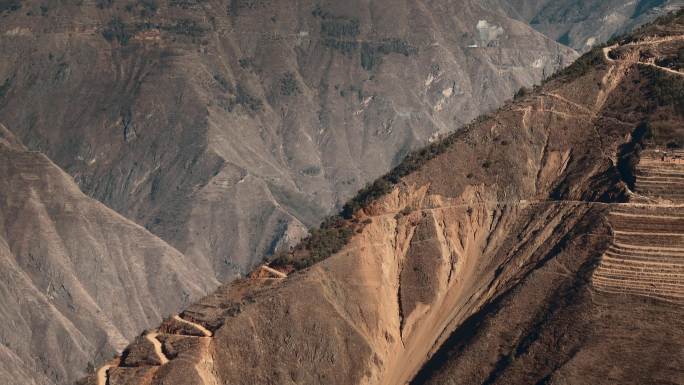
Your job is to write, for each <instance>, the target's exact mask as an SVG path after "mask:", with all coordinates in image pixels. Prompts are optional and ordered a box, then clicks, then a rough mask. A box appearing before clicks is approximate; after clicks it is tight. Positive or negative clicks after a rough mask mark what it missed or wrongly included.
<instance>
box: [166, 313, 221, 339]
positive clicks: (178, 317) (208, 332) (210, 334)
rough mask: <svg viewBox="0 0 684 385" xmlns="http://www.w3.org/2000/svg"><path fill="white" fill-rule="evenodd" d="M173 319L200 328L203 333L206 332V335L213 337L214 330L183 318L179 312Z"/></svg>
mask: <svg viewBox="0 0 684 385" xmlns="http://www.w3.org/2000/svg"><path fill="white" fill-rule="evenodd" d="M173 319H175V320H176V321H178V322H182V323H184V324H187V325H190V326H192V327H193V328H195V329H197V330H199V331H200V332H201V333H202V334H204V336H205V337H211V336H212V332H211V331H209V329H207V328H205V327H204V326H202V325H200V324H198V323H195V322H192V321H188V320H186V319H183V318H181V317H180V316H179V315H178V314H176V315H174V316H173Z"/></svg>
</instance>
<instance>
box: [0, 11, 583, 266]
mask: <svg viewBox="0 0 684 385" xmlns="http://www.w3.org/2000/svg"><path fill="white" fill-rule="evenodd" d="M10 3H12V4H15V3H16V4H15V5H17V6H4V9H3V10H2V11H1V12H2V16H1V17H2V23H0V50H1V51H2V52H3V55H2V59H1V60H0V121H2V122H4V123H5V124H6V125H7V126H8V127H9V128H10V129H12V130H13V131H14V132H15V134H16V135H17V136H18V137H19V138H20V139H21V140H22V141H23V142H24V144H25V145H26V146H27V147H29V148H30V149H33V150H40V151H42V152H44V153H45V154H46V155H48V156H49V157H50V158H51V159H53V160H54V161H55V162H56V163H57V164H58V165H59V166H60V167H62V168H63V169H64V170H66V171H67V172H68V173H70V174H71V175H72V176H74V178H75V180H76V181H77V183H78V184H79V186H80V187H81V188H82V190H83V191H85V192H86V194H88V195H90V196H92V197H94V198H96V199H98V200H100V201H101V202H103V203H105V204H106V205H108V206H109V207H111V208H113V209H114V210H116V211H117V212H119V213H121V214H123V215H124V216H126V217H128V218H130V219H132V220H133V221H135V222H137V223H139V224H141V225H143V226H145V227H146V228H147V229H149V230H150V231H152V232H153V233H155V234H156V235H158V236H160V237H161V238H162V239H164V240H166V241H167V242H169V243H170V244H171V245H173V246H174V247H176V248H177V249H179V250H180V251H181V252H183V253H184V254H186V255H188V256H189V257H191V258H192V259H193V260H194V261H196V263H198V264H200V265H201V266H202V268H203V269H204V268H210V269H213V270H214V271H215V272H216V275H217V277H219V278H220V279H227V278H229V277H231V276H232V275H233V274H234V273H235V272H243V273H244V272H246V271H248V270H249V268H251V267H252V266H253V265H254V264H255V263H257V262H258V261H259V260H260V259H261V258H262V257H263V256H264V255H268V254H270V253H272V252H273V250H275V249H276V248H277V247H278V246H279V245H281V244H285V243H292V242H296V240H297V239H298V238H300V237H301V236H302V235H303V234H305V232H306V228H307V227H309V226H312V225H316V224H318V222H319V221H320V220H321V219H322V218H323V216H324V215H325V214H327V213H328V212H330V211H331V210H333V209H334V208H335V206H336V205H337V204H339V203H340V202H344V201H345V200H346V199H347V198H348V197H349V196H350V195H351V194H353V192H355V191H356V190H358V188H360V187H362V186H363V185H364V184H365V183H366V182H367V181H369V180H372V179H373V178H375V177H377V176H378V175H380V174H382V173H383V172H386V171H387V170H388V169H390V168H391V166H392V165H394V164H395V163H396V162H397V161H398V160H400V159H401V158H402V157H403V155H404V154H405V153H406V152H407V151H408V150H409V149H411V148H413V147H416V146H418V145H423V144H425V143H426V142H427V141H428V140H429V139H430V138H434V137H435V135H436V134H438V133H445V132H447V131H449V130H450V129H452V128H454V127H458V126H459V125H461V124H463V123H465V122H467V121H469V120H471V119H472V118H474V117H475V116H477V115H478V114H480V113H481V112H484V111H487V110H491V109H492V108H495V107H497V106H499V105H500V104H501V103H502V102H503V101H504V100H505V99H507V98H510V97H511V96H512V95H513V94H514V92H515V91H516V90H517V89H519V88H520V86H522V85H531V84H532V83H534V82H538V81H540V79H541V78H542V77H543V76H544V75H545V74H546V75H548V74H550V73H552V72H553V71H554V70H556V69H558V68H560V67H563V66H565V65H566V64H569V63H570V62H571V61H572V60H573V59H574V58H575V57H576V54H575V53H574V52H573V51H572V50H570V49H568V48H566V47H562V46H561V45H559V44H557V43H555V42H554V41H552V40H550V39H548V38H546V37H545V36H543V35H541V34H539V33H538V32H536V31H534V30H532V29H531V28H530V27H529V26H527V25H526V24H524V23H522V22H518V21H514V20H511V19H509V18H506V17H505V16H503V15H502V14H500V13H497V12H491V11H488V10H487V9H485V8H483V7H481V6H480V5H479V2H478V1H474V0H469V1H465V2H459V3H458V4H455V3H453V2H450V1H445V0H434V1H427V2H424V1H419V2H416V1H409V0H405V1H399V2H397V1H392V2H389V1H372V2H370V1H362V0H358V1H352V2H338V1H322V2H319V1H311V0H310V1H300V2H297V3H296V4H294V5H293V4H292V3H291V2H288V1H273V0H255V1H246V0H236V1H230V2H228V3H226V2H223V1H214V0H201V1H195V0H190V1H186V0H183V1H179V0H136V1H131V2H123V1H118V0H114V1H109V0H97V1H95V2H91V1H85V2H83V1H60V2H49V3H44V2H39V1H35V0H21V1H14V2H10ZM3 4H5V3H3ZM8 4H9V3H8ZM29 100H30V101H31V102H30V103H27V101H29Z"/></svg>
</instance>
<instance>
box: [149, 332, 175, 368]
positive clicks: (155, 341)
mask: <svg viewBox="0 0 684 385" xmlns="http://www.w3.org/2000/svg"><path fill="white" fill-rule="evenodd" d="M158 335H159V333H157V332H156V331H155V332H149V333H147V334H145V338H146V339H147V340H148V341H150V342H151V343H152V345H153V346H154V352H155V354H157V358H158V359H159V362H160V363H161V364H162V365H164V364H165V363H167V362H169V359H168V358H167V357H166V355H165V354H164V352H163V351H162V346H161V342H159V340H158V339H157V336H158Z"/></svg>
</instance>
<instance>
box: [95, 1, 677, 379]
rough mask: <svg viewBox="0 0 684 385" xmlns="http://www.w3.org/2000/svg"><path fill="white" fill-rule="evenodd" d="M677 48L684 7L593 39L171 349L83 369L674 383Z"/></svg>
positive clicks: (133, 374) (232, 298)
mask: <svg viewBox="0 0 684 385" xmlns="http://www.w3.org/2000/svg"><path fill="white" fill-rule="evenodd" d="M683 47H684V19H683V18H682V15H681V14H680V15H679V16H677V17H674V16H672V17H670V18H668V19H667V20H662V21H660V22H659V23H656V24H654V25H651V26H649V27H648V28H646V29H643V30H641V31H640V32H639V33H638V34H635V35H634V36H632V37H631V38H628V39H625V40H623V41H621V42H620V45H619V46H613V47H608V48H605V49H602V50H600V49H597V50H594V51H592V52H590V53H589V54H587V55H586V56H584V57H582V58H581V59H580V60H579V61H578V62H577V63H575V64H574V65H573V66H572V67H570V68H569V69H568V70H566V71H564V72H562V73H561V74H559V75H557V76H555V77H554V79H553V80H551V81H549V82H548V83H546V84H545V85H544V86H543V87H541V88H540V89H538V90H535V91H534V92H533V93H531V94H528V95H525V96H523V97H521V98H519V99H517V100H516V101H514V102H512V103H510V104H508V105H506V106H505V107H504V108H502V109H500V110H499V111H497V112H496V113H495V114H493V115H492V116H490V117H488V118H486V119H483V120H481V121H479V122H478V123H476V124H473V125H471V126H469V127H467V128H465V129H463V130H462V131H460V132H459V133H457V134H455V135H454V136H451V137H449V138H447V139H446V140H445V141H444V142H443V144H442V145H435V146H433V147H431V148H430V151H432V154H433V155H432V156H431V157H429V158H430V159H428V160H427V161H425V163H424V164H422V165H420V166H419V167H418V169H417V171H414V172H412V173H410V174H408V175H406V176H404V177H402V178H401V179H400V180H399V181H398V183H396V184H395V185H394V186H393V187H391V188H390V192H389V193H387V194H385V195H383V196H381V197H380V198H378V199H375V200H373V201H372V202H371V203H370V204H368V205H366V206H365V207H364V208H363V209H361V210H358V211H356V212H355V213H354V215H353V218H351V219H349V220H347V221H346V222H345V224H342V226H350V228H353V229H354V234H353V235H352V236H351V239H350V240H349V241H348V242H347V243H346V245H345V246H344V247H342V249H341V250H340V251H339V252H337V253H335V254H334V255H332V256H331V257H329V258H328V259H325V260H324V261H322V262H320V263H317V264H315V265H314V266H313V267H310V268H308V269H306V270H303V271H299V272H294V273H291V274H290V275H289V276H288V277H287V278H284V279H283V278H277V277H276V276H275V275H273V278H268V277H265V276H264V275H263V274H255V275H254V277H253V278H251V279H245V280H241V281H237V282H235V283H233V284H232V285H226V286H223V287H221V288H220V289H219V290H218V291H217V292H215V293H214V294H212V295H210V296H208V297H206V298H205V299H203V300H201V301H200V302H198V303H197V304H194V305H192V306H190V307H189V308H188V309H186V310H185V311H184V312H182V313H181V314H180V315H179V316H178V317H176V318H172V319H168V320H167V321H165V322H164V323H163V324H162V326H161V327H160V328H159V331H158V332H159V334H155V339H156V341H157V342H156V344H158V345H160V346H159V349H156V350H155V351H154V353H150V354H148V356H147V357H152V358H154V359H155V360H156V361H157V362H165V363H162V364H145V363H144V362H142V360H141V359H140V358H138V359H137V362H138V363H137V364H128V365H120V364H117V363H116V362H113V363H111V366H107V367H105V368H104V369H103V370H102V371H100V372H99V377H98V376H96V375H93V376H91V377H90V378H86V379H84V380H83V383H92V384H94V383H96V382H97V381H100V383H102V381H105V380H108V381H109V384H127V385H132V384H161V383H164V384H220V383H230V384H254V383H258V384H295V383H296V384H319V383H327V384H388V385H390V384H391V385H396V384H405V383H408V382H412V381H413V382H414V383H419V384H424V383H434V384H451V383H453V384H472V383H483V384H499V383H501V384H509V383H525V384H527V383H536V384H563V383H592V382H602V383H604V382H606V381H608V382H611V383H620V384H656V383H659V384H660V383H678V382H679V381H681V378H682V376H683V375H684V373H683V372H682V368H683V367H684V366H682V364H683V363H684V362H682V357H684V356H683V355H682V354H681V352H682V348H683V347H682V341H684V336H683V335H682V330H684V328H683V326H684V325H683V324H682V320H683V319H684V318H683V317H682V313H683V311H684V310H683V309H684V308H682V298H684V297H682V295H683V294H682V277H684V264H682V263H681V254H682V250H684V243H683V242H684V239H683V235H682V231H681V230H682V226H681V224H682V218H684V213H683V212H682V204H683V201H682V199H681V198H682V197H681V187H682V175H684V169H682V164H683V163H682V162H683V161H682V153H681V150H677V148H680V147H681V146H682V144H683V143H682V141H684V131H683V130H682V127H684V125H683V124H682V121H683V118H684V105H682V101H683V100H684V97H683V94H682V93H683V92H684V72H683V71H682V69H683V68H684V64H683V63H681V58H680V59H675V55H674V54H673V53H674V52H679V51H680V50H681V49H682V48H683ZM295 257H296V255H295ZM187 324H192V325H195V326H192V327H189V326H187ZM196 325H201V326H202V327H203V328H206V329H207V333H202V334H200V333H199V332H198V331H197V330H198V328H197V326H196ZM152 345H154V343H151V342H149V341H147V342H146V341H142V340H141V341H140V342H136V343H134V344H132V345H131V346H129V348H128V349H127V353H124V356H123V357H122V359H127V358H128V356H130V355H131V354H134V355H137V354H139V352H140V351H144V349H148V350H149V349H151V346H152ZM145 346H147V348H145ZM143 356H144V355H143ZM165 360H168V362H166V361H165Z"/></svg>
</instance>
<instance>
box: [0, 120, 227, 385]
mask: <svg viewBox="0 0 684 385" xmlns="http://www.w3.org/2000/svg"><path fill="white" fill-rule="evenodd" d="M0 175H2V178H0V261H1V264H2V269H0V293H2V294H1V295H0V297H1V298H2V301H0V323H2V325H3V327H2V328H0V357H2V359H1V360H0V362H2V363H1V364H0V383H3V384H40V385H48V384H57V383H60V384H64V383H71V382H73V381H75V380H76V379H77V378H79V377H81V376H83V373H84V371H85V369H86V367H88V366H90V367H93V366H94V365H97V364H99V363H100V362H102V361H103V360H104V359H105V358H110V357H111V356H112V355H113V354H116V352H117V351H121V349H123V348H124V347H125V346H126V344H127V343H128V341H130V340H131V339H132V338H133V337H134V336H135V334H136V333H137V331H139V330H142V329H143V328H146V327H150V326H152V325H156V324H158V323H159V322H160V320H161V318H162V317H163V316H166V315H168V314H171V313H173V312H175V311H177V310H178V309H179V308H181V307H183V306H186V305H187V304H188V303H189V302H190V301H193V300H195V299H197V298H198V297H200V296H201V295H204V294H206V293H207V291H208V290H211V289H213V288H215V287H216V286H217V282H216V281H214V280H212V279H207V278H206V277H205V276H203V275H202V273H201V272H200V271H199V270H198V269H196V268H195V267H193V265H192V263H191V262H190V261H189V260H188V259H187V258H186V257H185V256H183V255H182V254H180V253H179V252H178V251H177V250H175V249H173V248H172V247H170V246H169V245H167V244H166V243H164V242H163V241H161V240H160V239H159V238H157V237H155V236H154V235H152V234H150V233H149V232H148V231H146V230H145V229H143V228H142V227H140V226H138V225H136V224H134V223H132V222H130V221H128V220H126V219H125V218H123V217H121V216H120V215H119V214H116V213H115V212H114V211H112V210H110V209H108V208H106V207H105V206H104V205H102V204H101V203H99V202H97V201H95V200H93V199H91V198H88V197H86V196H85V195H84V194H83V193H81V191H80V190H79V189H78V186H77V185H76V184H75V183H74V182H73V180H72V179H71V177H70V176H69V175H68V174H66V173H65V172H64V171H62V170H60V169H59V168H58V167H57V166H55V165H54V164H53V163H52V162H51V161H50V160H49V159H47V158H46V157H45V156H44V155H42V154H40V153H36V152H31V151H28V150H26V149H25V148H24V147H23V146H22V145H21V144H20V142H19V141H18V140H16V138H14V136H13V135H12V134H11V133H10V132H9V131H8V130H7V129H5V128H4V126H2V125H0ZM94 277H96V279H94Z"/></svg>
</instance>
